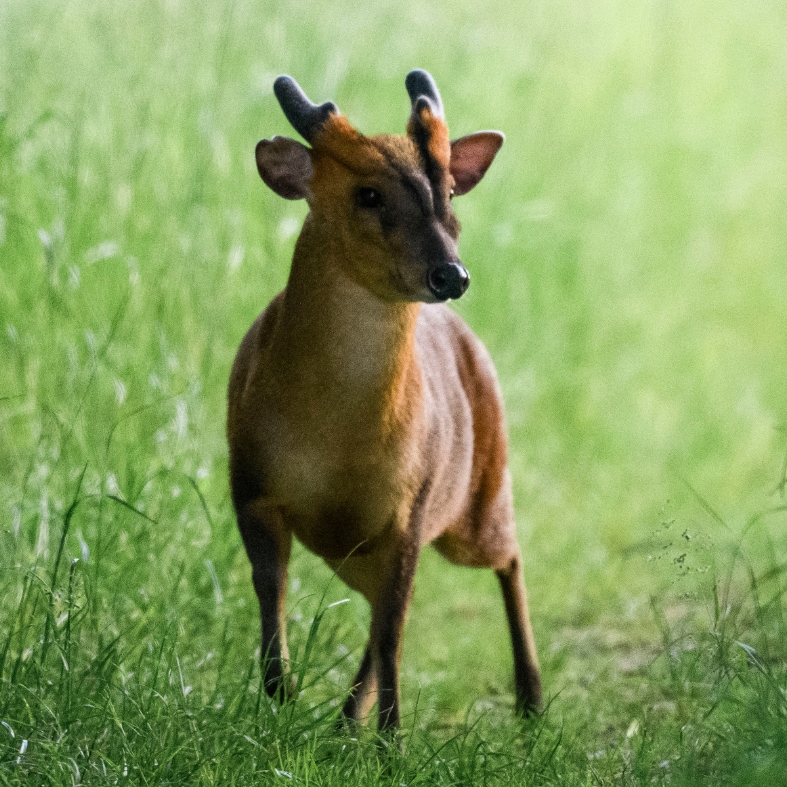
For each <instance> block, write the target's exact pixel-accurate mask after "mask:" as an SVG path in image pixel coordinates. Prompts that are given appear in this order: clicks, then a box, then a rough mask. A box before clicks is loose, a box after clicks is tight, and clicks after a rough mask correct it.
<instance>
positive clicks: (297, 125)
mask: <svg viewBox="0 0 787 787" xmlns="http://www.w3.org/2000/svg"><path fill="white" fill-rule="evenodd" d="M273 92H274V93H275V94H276V98H277V99H279V104H280V105H281V108H282V111H283V112H284V115H285V117H286V118H287V120H289V121H290V123H291V124H292V127H293V128H294V129H295V130H296V131H297V132H298V133H299V134H300V135H301V136H302V137H303V138H304V139H305V140H306V141H307V142H311V141H312V139H313V138H314V137H315V136H316V135H317V133H318V132H319V131H320V129H321V128H322V127H323V125H325V123H326V121H327V120H328V118H329V117H331V115H338V114H339V108H338V107H337V106H336V104H334V103H333V101H326V102H325V103H324V104H319V105H318V104H313V103H312V102H311V101H310V100H309V98H308V96H307V95H306V93H304V92H303V89H302V88H301V86H300V85H299V84H298V83H297V82H296V81H295V80H294V79H293V78H292V77H290V76H280V77H278V78H277V79H276V81H275V82H274V83H273Z"/></svg>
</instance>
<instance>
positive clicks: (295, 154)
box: [255, 137, 314, 199]
mask: <svg viewBox="0 0 787 787" xmlns="http://www.w3.org/2000/svg"><path fill="white" fill-rule="evenodd" d="M255 156H256V158H257V169H258V170H259V172H260V177H261V178H262V179H263V180H264V181H265V185H266V186H268V187H269V188H270V189H272V190H273V191H275V192H276V193H277V194H278V195H279V196H280V197H284V199H305V198H306V197H307V196H308V195H309V183H310V182H311V179H312V175H313V174H314V168H313V167H312V158H311V154H310V152H309V148H307V147H306V146H305V145H301V143H300V142H296V141H295V140H294V139H290V138H289V137H274V138H273V139H263V140H261V141H260V142H258V143H257V149H256V150H255Z"/></svg>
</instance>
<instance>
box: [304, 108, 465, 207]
mask: <svg viewBox="0 0 787 787" xmlns="http://www.w3.org/2000/svg"><path fill="white" fill-rule="evenodd" d="M331 121H332V122H329V123H327V124H326V128H325V130H324V132H323V133H321V134H320V135H319V137H318V139H316V140H314V142H313V146H312V161H313V164H314V178H313V180H312V192H313V194H314V196H315V197H316V198H317V199H320V198H321V197H322V198H326V199H334V198H335V197H336V196H337V194H338V192H344V191H347V190H348V189H350V190H351V189H353V188H354V187H359V186H368V187H371V188H375V189H380V190H383V191H386V190H387V191H389V192H390V190H395V191H396V192H399V193H406V194H407V196H408V198H409V199H410V200H412V201H414V202H415V204H416V206H417V207H418V208H419V209H420V211H421V212H423V213H431V212H433V211H434V210H435V208H436V207H437V205H438V204H439V203H442V202H447V200H448V194H449V191H450V188H451V183H450V180H451V177H450V173H449V170H448V155H446V156H442V157H441V158H442V159H443V160H442V161H438V160H436V158H432V157H431V156H430V155H429V152H427V151H425V150H424V149H423V148H422V147H421V145H419V142H418V140H417V139H414V138H411V137H410V136H404V135H399V134H378V135H375V136H369V137H367V136H363V135H362V134H359V133H358V132H357V131H355V129H354V128H352V126H350V125H349V123H346V121H345V120H344V118H342V117H337V118H335V119H334V118H332V119H331ZM337 132H338V133H337ZM446 138H447V134H446ZM449 150H450V149H449ZM449 155H450V152H449ZM443 162H444V163H443ZM388 196H390V193H389V195H388Z"/></svg>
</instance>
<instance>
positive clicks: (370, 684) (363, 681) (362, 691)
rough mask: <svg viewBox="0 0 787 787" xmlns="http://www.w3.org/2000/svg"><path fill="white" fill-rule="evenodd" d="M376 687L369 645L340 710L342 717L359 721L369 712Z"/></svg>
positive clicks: (375, 676)
mask: <svg viewBox="0 0 787 787" xmlns="http://www.w3.org/2000/svg"><path fill="white" fill-rule="evenodd" d="M376 687H377V675H376V673H375V669H374V661H373V659H372V651H371V647H370V646H369V645H367V646H366V650H365V651H364V654H363V659H361V666H360V667H359V668H358V674H357V675H356V676H355V680H354V681H353V683H352V687H351V689H350V694H349V696H348V697H347V701H346V702H345V703H344V707H343V708H342V715H343V716H344V718H346V719H352V720H353V721H360V720H361V719H363V717H364V716H365V715H366V714H367V712H368V711H369V708H370V707H371V705H372V703H373V702H374V690H375V688H376Z"/></svg>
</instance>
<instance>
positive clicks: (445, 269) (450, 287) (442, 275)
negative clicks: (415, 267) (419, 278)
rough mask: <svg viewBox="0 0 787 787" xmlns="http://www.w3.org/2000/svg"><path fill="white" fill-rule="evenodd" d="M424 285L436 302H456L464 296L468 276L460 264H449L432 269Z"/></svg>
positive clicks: (468, 279)
mask: <svg viewBox="0 0 787 787" xmlns="http://www.w3.org/2000/svg"><path fill="white" fill-rule="evenodd" d="M426 283H427V286H428V287H429V291H430V292H431V293H432V295H434V297H435V298H437V300H438V301H447V300H456V299H457V298H461V297H462V296H463V295H464V294H465V291H466V290H467V288H468V286H469V285H470V274H469V273H468V272H467V268H465V266H464V265H462V264H461V263H459V262H449V263H445V264H443V265H438V266H437V267H436V268H432V270H430V271H429V275H428V277H427V280H426Z"/></svg>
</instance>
